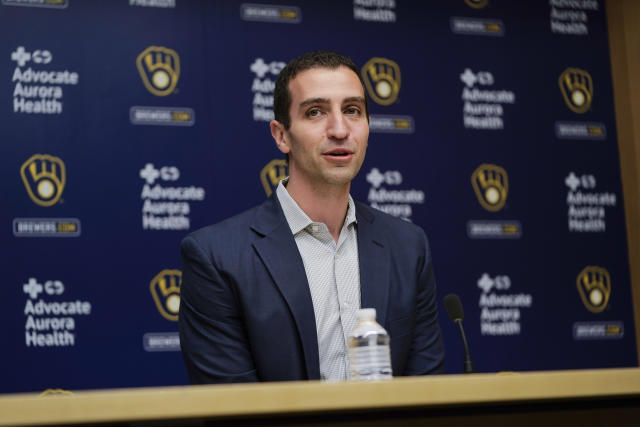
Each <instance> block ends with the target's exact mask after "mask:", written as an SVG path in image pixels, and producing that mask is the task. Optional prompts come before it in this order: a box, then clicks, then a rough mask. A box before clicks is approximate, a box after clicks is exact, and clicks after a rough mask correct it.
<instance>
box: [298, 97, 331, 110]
mask: <svg viewBox="0 0 640 427" xmlns="http://www.w3.org/2000/svg"><path fill="white" fill-rule="evenodd" d="M311 104H329V100H328V99H327V98H309V99H305V100H304V101H302V102H301V103H300V108H304V107H306V106H307V105H311Z"/></svg>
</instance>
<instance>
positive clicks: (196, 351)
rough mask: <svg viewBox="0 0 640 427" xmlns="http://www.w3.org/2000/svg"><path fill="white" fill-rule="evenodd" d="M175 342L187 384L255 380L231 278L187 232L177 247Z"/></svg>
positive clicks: (252, 363)
mask: <svg viewBox="0 0 640 427" xmlns="http://www.w3.org/2000/svg"><path fill="white" fill-rule="evenodd" d="M180 251H181V256H182V284H181V286H180V294H181V295H180V315H179V330H180V347H181V349H182V357H183V359H184V363H185V366H186V368H187V373H188V375H189V380H190V382H191V383H192V384H208V383H230V382H250V381H258V377H257V374H256V369H255V365H254V362H253V359H252V356H251V351H250V348H249V342H248V339H247V333H246V329H245V326H244V323H243V319H242V317H243V316H242V310H241V308H240V306H239V304H238V301H237V298H236V296H235V294H234V285H235V284H234V278H233V277H231V276H230V275H229V274H225V273H224V272H221V271H220V270H219V268H217V267H216V265H215V262H214V257H213V255H212V254H210V253H207V252H206V251H205V250H203V248H202V247H201V245H200V244H199V242H198V241H197V239H196V238H195V237H194V236H193V235H189V236H187V237H186V238H185V239H184V240H183V241H182V244H181V246H180Z"/></svg>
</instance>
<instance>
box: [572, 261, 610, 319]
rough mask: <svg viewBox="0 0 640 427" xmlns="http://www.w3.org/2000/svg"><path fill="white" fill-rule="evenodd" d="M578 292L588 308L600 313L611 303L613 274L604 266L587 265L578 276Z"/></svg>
mask: <svg viewBox="0 0 640 427" xmlns="http://www.w3.org/2000/svg"><path fill="white" fill-rule="evenodd" d="M576 284H577V285H578V293H579V294H580V298H581V299H582V302H583V303H584V306H585V307H586V308H587V310H589V311H591V312H592V313H600V312H601V311H602V310H604V309H605V307H606V306H607V304H608V303H609V297H610V296H611V276H609V272H608V271H607V270H605V269H604V268H602V267H594V266H591V265H590V266H587V267H585V268H584V270H582V271H581V272H580V274H578V277H577V278H576Z"/></svg>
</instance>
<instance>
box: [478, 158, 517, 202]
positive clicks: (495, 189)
mask: <svg viewBox="0 0 640 427" xmlns="http://www.w3.org/2000/svg"><path fill="white" fill-rule="evenodd" d="M471 184H472V186H473V190H474V191H475V193H476V197H477V198H478V202H480V205H482V207H483V208H485V209H486V210H488V211H490V212H497V211H499V210H500V209H502V208H503V207H504V204H505V202H506V200H507V194H508V192H509V180H508V178H507V172H506V171H505V170H504V169H503V168H501V167H500V166H496V165H492V164H487V163H483V164H481V165H480V166H478V168H477V169H476V170H475V171H473V173H472V174H471Z"/></svg>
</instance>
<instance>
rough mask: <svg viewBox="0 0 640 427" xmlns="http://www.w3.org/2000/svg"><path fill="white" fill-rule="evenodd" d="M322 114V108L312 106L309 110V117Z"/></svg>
mask: <svg viewBox="0 0 640 427" xmlns="http://www.w3.org/2000/svg"><path fill="white" fill-rule="evenodd" d="M319 115H320V110H319V109H318V108H312V109H310V110H309V111H307V117H317V116H319Z"/></svg>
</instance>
